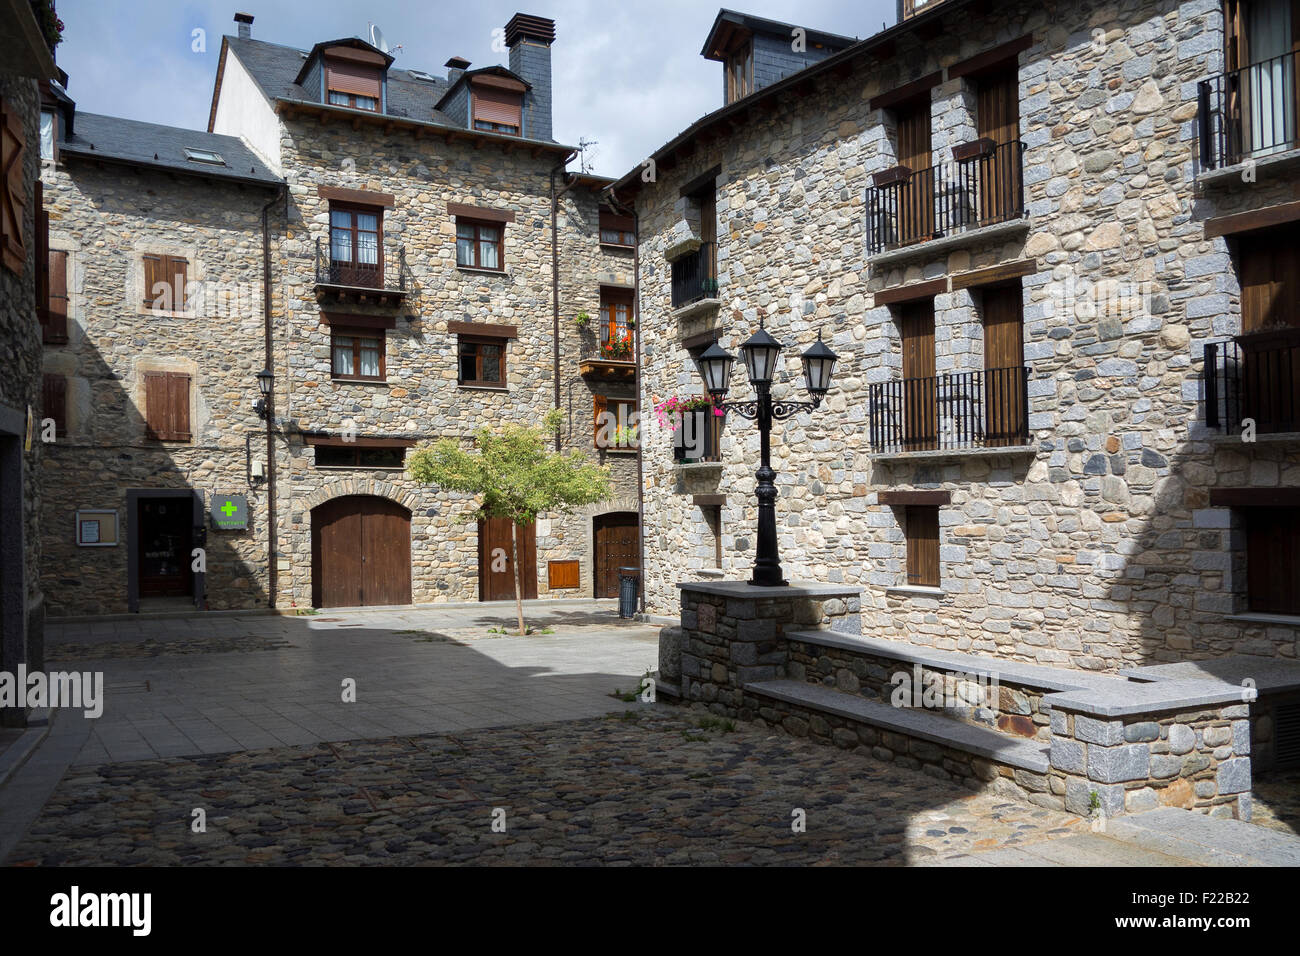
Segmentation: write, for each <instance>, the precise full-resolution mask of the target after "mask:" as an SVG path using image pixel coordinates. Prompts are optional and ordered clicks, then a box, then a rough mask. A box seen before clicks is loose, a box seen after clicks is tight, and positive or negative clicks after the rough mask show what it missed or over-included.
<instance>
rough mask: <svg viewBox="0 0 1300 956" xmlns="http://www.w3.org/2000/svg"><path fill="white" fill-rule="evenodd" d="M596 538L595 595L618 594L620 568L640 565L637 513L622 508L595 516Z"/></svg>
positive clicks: (603, 596)
mask: <svg viewBox="0 0 1300 956" xmlns="http://www.w3.org/2000/svg"><path fill="white" fill-rule="evenodd" d="M593 531H594V538H595V545H596V547H595V562H596V565H595V574H594V575H593V580H594V581H595V596H596V597H598V598H611V597H618V569H619V568H636V567H640V566H641V542H640V537H639V535H638V531H637V519H636V513H635V512H632V511H620V512H615V513H613V514H607V515H599V516H597V517H596V518H595V519H593Z"/></svg>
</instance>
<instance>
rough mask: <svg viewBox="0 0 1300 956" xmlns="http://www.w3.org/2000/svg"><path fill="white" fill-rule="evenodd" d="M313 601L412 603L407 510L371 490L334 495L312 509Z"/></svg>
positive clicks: (363, 604) (328, 604)
mask: <svg viewBox="0 0 1300 956" xmlns="http://www.w3.org/2000/svg"><path fill="white" fill-rule="evenodd" d="M311 528H312V535H311V543H312V604H313V605H314V606H316V607H374V606H377V605H390V604H410V603H411V513H410V512H409V511H407V510H406V509H405V508H403V507H402V506H401V505H399V504H397V503H396V502H393V501H389V500H388V499H386V498H378V497H373V496H370V495H350V496H347V497H343V498H334V499H333V500H331V501H327V502H325V503H324V504H323V505H320V506H319V507H317V508H315V509H313V511H312V513H311Z"/></svg>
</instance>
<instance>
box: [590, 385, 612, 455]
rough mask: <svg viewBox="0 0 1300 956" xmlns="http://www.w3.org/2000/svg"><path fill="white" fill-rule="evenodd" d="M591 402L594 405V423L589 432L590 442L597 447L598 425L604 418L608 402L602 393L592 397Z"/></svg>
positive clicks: (598, 441)
mask: <svg viewBox="0 0 1300 956" xmlns="http://www.w3.org/2000/svg"><path fill="white" fill-rule="evenodd" d="M592 404H593V405H594V406H595V411H596V415H595V420H596V424H595V428H594V430H593V431H592V434H591V443H592V444H593V445H595V446H596V447H597V448H599V447H600V426H601V423H602V421H603V420H604V417H605V411H606V410H607V408H608V407H609V402H608V401H607V400H606V399H605V396H604V395H597V396H595V397H594V398H593V399H592Z"/></svg>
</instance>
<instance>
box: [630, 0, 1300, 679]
mask: <svg viewBox="0 0 1300 956" xmlns="http://www.w3.org/2000/svg"><path fill="white" fill-rule="evenodd" d="M961 17H962V29H960V30H948V31H945V32H944V33H943V34H942V35H941V36H938V37H937V38H931V39H929V40H926V41H921V40H919V39H917V38H915V37H909V36H903V37H900V38H899V39H898V41H897V48H896V52H895V53H894V55H893V56H892V57H889V58H883V59H876V58H874V57H867V58H862V59H859V60H857V61H855V66H854V67H853V69H852V72H851V73H850V74H849V75H848V76H846V77H845V76H841V77H834V78H823V79H819V80H816V81H814V82H813V83H812V87H811V89H810V90H804V91H802V92H801V93H800V94H799V95H797V96H794V95H788V96H784V97H782V98H780V99H778V100H776V103H775V108H774V109H772V110H762V111H753V112H750V113H749V114H747V116H746V117H745V119H744V122H741V123H738V124H735V128H734V129H733V130H732V132H731V133H730V134H729V135H728V136H727V137H724V138H721V139H716V140H713V141H711V142H709V143H707V144H705V143H703V142H697V143H696V145H695V151H694V153H693V154H692V155H691V156H690V157H689V158H688V159H683V160H681V161H679V162H678V163H677V164H675V165H674V166H672V167H671V168H665V164H661V165H660V167H659V169H658V178H657V181H656V182H653V183H648V184H645V185H644V186H643V188H641V190H640V192H639V193H638V194H637V196H636V204H637V210H638V213H639V214H640V217H641V226H642V247H641V272H640V279H641V283H640V295H641V308H642V311H643V315H644V317H645V318H644V322H645V330H646V331H647V332H648V334H647V335H646V336H645V343H646V344H645V366H644V388H643V394H644V396H645V401H646V402H647V403H648V402H649V400H650V399H651V398H659V399H662V398H663V397H665V396H666V395H668V394H673V393H683V392H694V393H698V392H699V391H700V390H701V386H700V385H699V382H698V376H697V375H696V373H695V370H694V368H693V367H692V365H691V363H690V360H689V357H688V354H687V352H686V350H685V349H684V348H683V347H682V345H681V341H682V339H683V338H685V337H687V336H690V335H693V334H696V333H698V332H700V331H703V330H707V329H717V330H718V331H719V332H720V333H721V343H722V345H723V346H724V347H726V348H728V349H729V350H730V351H732V352H733V353H734V352H735V351H736V347H737V346H738V345H739V344H740V342H742V341H743V340H744V339H745V338H747V337H748V336H749V335H750V334H751V332H752V331H753V330H754V329H755V328H757V326H758V323H759V320H760V318H763V319H765V320H766V324H767V328H768V330H769V331H771V332H773V334H775V335H776V337H777V338H778V339H779V340H781V341H782V342H783V343H785V344H786V346H787V349H786V351H785V352H784V354H783V361H782V364H781V368H780V371H779V374H778V380H777V382H776V384H775V386H774V396H775V397H776V398H778V399H780V398H782V397H790V398H802V397H803V396H802V394H801V393H802V384H801V380H800V373H799V366H798V361H797V356H798V353H799V352H800V351H802V350H803V349H804V348H806V347H807V346H808V345H809V344H810V343H811V342H812V341H813V340H814V339H815V338H816V336H817V333H818V332H819V331H820V332H822V333H823V334H824V336H825V338H826V340H827V341H828V343H829V344H830V345H831V347H832V348H834V349H835V350H836V351H837V352H838V353H839V354H840V356H841V359H840V363H839V365H838V367H837V369H836V379H835V383H834V387H833V389H832V391H831V393H830V395H829V397H828V400H827V402H826V403H825V405H823V407H822V409H820V410H819V411H817V412H814V413H812V414H811V415H799V416H796V417H795V418H792V419H790V420H788V421H786V422H782V423H778V424H777V425H776V426H775V428H774V431H773V436H772V455H773V466H774V468H775V469H776V471H777V473H778V478H777V485H778V488H779V491H780V497H779V498H778V501H777V508H778V526H779V542H780V547H781V550H782V557H783V560H784V562H785V564H786V567H787V569H788V571H789V573H790V574H791V575H793V576H796V577H799V578H801V579H805V580H814V581H822V582H826V583H843V584H845V585H855V586H860V587H863V588H864V589H865V590H864V593H863V598H862V601H863V612H864V613H863V618H864V627H865V628H866V629H867V631H868V632H869V633H871V634H874V635H877V636H890V637H897V638H899V639H903V640H908V641H912V642H915V643H918V644H925V645H932V646H934V647H938V648H945V649H957V650H968V651H973V652H977V653H983V654H990V655H995V656H1002V657H1008V658H1013V659H1018V660H1024V661H1030V662H1037V663H1044V664H1055V665H1065V666H1071V667H1077V668H1085V669H1089V670H1102V671H1105V670H1117V669H1120V668H1121V667H1124V666H1130V665H1132V664H1134V663H1137V664H1142V663H1151V662H1156V661H1164V660H1175V659H1188V658H1205V657H1212V656H1221V655H1225V654H1230V653H1242V652H1246V653H1255V654H1264V655H1273V656H1280V657H1294V656H1295V655H1296V653H1297V631H1296V628H1295V626H1294V625H1293V624H1287V623H1285V622H1273V623H1268V622H1258V621H1241V620H1236V619H1234V618H1233V617H1232V615H1233V614H1234V612H1237V611H1240V610H1241V609H1242V607H1243V604H1244V598H1243V592H1244V581H1243V576H1242V575H1241V574H1240V572H1239V565H1240V560H1239V554H1240V550H1241V548H1242V547H1243V544H1242V542H1241V537H1240V535H1235V534H1234V533H1233V527H1232V517H1231V515H1230V514H1229V513H1228V512H1227V511H1226V510H1224V509H1216V508H1210V507H1209V492H1210V490H1211V489H1212V488H1213V487H1216V486H1218V487H1224V486H1231V487H1260V488H1275V487H1287V486H1293V485H1295V484H1296V483H1297V481H1300V453H1298V452H1297V451H1296V446H1295V445H1294V444H1293V443H1292V444H1288V443H1285V442H1265V441H1261V442H1257V443H1255V444H1253V445H1252V444H1245V443H1242V442H1241V441H1239V440H1235V439H1232V438H1229V439H1228V440H1222V439H1215V437H1214V436H1213V435H1212V434H1211V433H1210V432H1209V431H1208V430H1207V429H1206V428H1205V426H1204V425H1203V424H1201V422H1202V421H1203V419H1202V417H1201V416H1202V415H1203V411H1204V410H1203V407H1202V389H1203V381H1202V360H1201V353H1202V348H1203V345H1204V344H1205V343H1206V342H1208V341H1214V340H1217V339H1221V338H1223V337H1226V336H1230V335H1232V334H1233V333H1235V332H1236V331H1238V330H1239V328H1240V294H1239V287H1238V281H1237V276H1236V274H1235V272H1234V269H1233V265H1232V260H1231V258H1230V255H1229V245H1228V243H1227V241H1225V240H1224V239H1222V238H1206V237H1205V235H1204V228H1203V221H1204V220H1205V219H1206V218H1209V217H1212V216H1216V215H1222V214H1225V213H1230V212H1236V211H1240V210H1243V209H1251V208H1259V207H1262V206H1265V205H1269V204H1271V203H1276V202H1280V201H1287V200H1290V199H1292V198H1293V195H1292V193H1293V185H1292V181H1291V179H1290V177H1289V176H1287V175H1285V174H1277V173H1273V174H1271V175H1263V174H1261V175H1260V176H1259V177H1258V181H1257V182H1254V183H1249V184H1247V183H1243V182H1241V181H1240V177H1238V178H1237V180H1235V181H1232V180H1227V181H1222V180H1221V181H1216V183H1214V184H1212V185H1211V184H1207V183H1206V182H1204V181H1202V182H1199V183H1198V180H1197V176H1198V166H1197V140H1196V107H1197V104H1196V95H1197V92H1196V91H1197V82H1198V81H1199V80H1201V79H1205V78H1207V77H1210V76H1212V75H1214V74H1215V73H1216V72H1218V71H1220V70H1222V68H1223V55H1222V49H1223V35H1222V14H1221V12H1220V6H1219V4H1218V3H1217V2H1214V0H1186V2H1179V0H1158V2H1157V0H1141V2H1139V0H1129V2H1123V3H1100V2H1094V3H1087V2H1085V3H1068V4H1066V3H1048V4H1037V3H1034V4H1030V3H1018V4H1011V5H1010V6H1005V5H1004V6H1000V7H998V8H997V9H996V10H993V11H991V12H990V13H988V14H978V13H971V12H969V11H967V10H963V11H962V14H961ZM1022 34H1030V35H1031V37H1032V45H1031V46H1030V47H1029V48H1028V49H1027V50H1024V51H1023V52H1021V53H1020V54H1019V60H1018V62H1019V79H1020V116H1021V119H1020V138H1021V140H1022V141H1023V142H1024V144H1025V154H1024V164H1023V168H1024V184H1025V206H1026V208H1027V211H1028V219H1027V221H1023V222H1013V223H1011V224H1009V225H1004V226H991V227H985V228H983V229H976V230H972V231H970V232H969V233H967V234H959V235H957V236H955V237H953V236H949V237H945V238H944V239H943V240H942V241H937V242H933V243H921V244H918V245H916V246H915V247H909V248H905V249H903V250H901V251H900V252H897V253H894V252H891V253H886V254H884V255H876V256H872V255H870V254H869V249H868V246H867V235H866V223H865V218H866V208H865V203H864V196H865V194H866V191H867V189H868V187H869V186H870V185H871V182H872V180H871V176H872V174H873V173H877V172H881V171H883V170H885V169H887V168H889V167H890V166H891V165H892V164H893V163H894V161H895V160H894V151H893V147H892V145H891V139H890V137H891V135H892V133H891V127H892V118H891V114H890V113H889V111H887V110H880V109H876V110H872V109H871V108H870V100H871V98H872V97H873V96H875V95H877V94H880V93H883V92H887V91H889V90H892V89H895V88H897V87H898V86H900V85H902V84H904V83H906V82H908V81H910V80H912V79H915V78H917V77H919V76H922V75H925V74H927V73H930V72H932V71H935V70H940V69H944V68H945V67H947V66H949V65H951V64H953V63H955V62H957V61H958V60H961V59H963V58H966V57H970V56H974V55H976V54H979V53H981V52H983V51H985V50H988V49H990V48H992V47H995V46H997V45H999V44H1001V43H1005V42H1008V41H1010V40H1013V39H1015V38H1016V37H1018V36H1020V35H1022ZM973 89H974V88H973V86H972V84H971V81H970V80H969V78H958V79H945V80H944V81H943V82H942V83H940V85H938V86H937V87H935V88H934V89H933V90H932V91H931V98H932V116H933V120H932V122H933V143H934V154H933V160H934V162H936V163H943V162H948V161H950V160H951V158H952V157H951V148H952V146H954V145H957V144H958V143H960V142H962V141H963V140H964V139H966V138H967V137H969V136H971V135H972V134H973V132H974V130H975V126H974V118H973V115H972V113H971V108H972V106H973V95H972V94H973ZM714 165H720V166H721V170H722V172H721V176H720V177H719V179H718V223H717V226H718V229H717V232H718V236H719V244H718V268H719V285H720V288H721V292H720V297H721V299H722V304H721V307H720V308H716V309H713V310H708V309H704V310H700V309H694V310H691V311H690V312H689V313H687V312H686V311H685V310H683V314H681V315H676V314H674V312H673V311H672V307H671V301H670V276H671V269H670V267H669V264H668V262H667V260H666V258H665V253H666V252H667V251H668V250H670V249H671V248H673V247H675V246H676V247H680V245H681V241H682V233H683V230H685V231H686V232H690V231H691V226H690V224H689V223H687V222H684V220H683V213H682V210H681V208H680V201H679V196H678V191H679V189H680V187H681V186H682V185H683V184H684V183H685V182H688V181H689V180H691V179H692V178H694V177H696V176H698V175H699V174H700V173H702V172H703V171H704V170H707V169H709V168H710V167H712V166H714ZM1026 259H1028V260H1032V266H1031V268H1030V272H1029V274H1028V275H1025V276H1024V277H1023V278H1022V279H1021V280H1020V283H1021V292H1022V303H1023V314H1024V359H1025V364H1026V365H1027V366H1028V367H1029V369H1030V372H1029V375H1030V378H1029V409H1028V410H1029V416H1028V419H1029V427H1030V433H1031V434H1030V442H1029V446H1030V447H1028V448H1027V449H1025V450H1024V452H1023V453H1016V454H1010V453H1003V452H1001V451H998V450H996V449H995V450H991V451H987V450H979V451H977V452H973V453H960V452H957V453H951V454H948V453H945V454H938V453H935V454H932V453H914V454H911V455H901V456H900V455H893V456H885V455H881V454H878V453H876V452H875V451H874V450H873V448H872V447H871V445H870V443H869V440H868V437H869V429H868V425H869V422H870V419H871V416H872V410H871V407H870V403H869V399H868V396H869V391H870V386H871V385H872V384H874V383H880V382H887V381H894V380H896V379H898V378H899V377H901V361H902V360H901V346H900V333H899V329H898V327H897V324H896V321H895V315H894V312H893V311H891V308H890V307H889V306H888V305H882V304H879V303H878V301H877V294H878V293H879V292H881V291H883V290H885V289H892V288H897V287H899V286H901V285H905V284H908V283H913V282H919V281H928V280H934V279H942V280H947V279H948V278H949V277H951V276H955V275H959V274H960V273H964V272H968V271H971V270H976V269H981V268H985V267H990V266H995V265H999V264H1006V263H1010V262H1015V261H1020V260H1026ZM934 304H935V321H936V333H935V351H936V367H937V369H938V370H939V372H940V373H942V372H944V371H970V370H979V369H981V368H982V362H983V355H982V329H981V322H982V313H981V308H982V306H981V294H980V293H979V292H978V291H972V290H971V289H964V288H963V289H956V290H953V289H951V288H950V287H949V285H948V284H947V282H946V281H945V286H944V291H942V292H940V293H939V294H937V295H936V296H935V303H934ZM732 384H733V388H732V394H731V396H730V398H732V399H733V400H734V399H744V398H747V397H749V396H750V392H751V389H750V386H749V385H748V384H747V383H746V382H745V381H744V376H743V371H742V370H741V368H740V366H739V363H738V364H737V369H736V371H735V373H734V374H733V379H732ZM757 443H758V436H757V432H756V429H754V427H753V426H752V425H751V424H749V423H745V422H740V421H736V422H731V423H729V424H728V426H727V431H726V433H725V434H724V437H723V459H724V461H723V465H722V467H721V468H720V469H717V470H716V471H715V472H707V473H706V472H698V473H697V472H692V471H690V470H689V467H683V466H680V465H676V466H675V465H674V464H673V462H672V456H671V434H670V433H668V432H667V431H666V430H665V429H662V428H659V427H657V426H656V424H655V423H654V422H651V423H649V426H648V427H647V429H646V435H645V441H644V443H643V448H644V459H645V460H644V466H645V487H646V515H647V528H646V533H647V541H648V544H649V548H648V551H649V555H650V557H649V561H648V565H649V566H648V568H647V590H648V602H649V603H648V607H649V610H650V611H651V612H653V613H672V612H673V611H674V609H675V604H676V597H677V595H676V588H675V584H676V582H677V581H679V580H681V579H682V578H684V577H691V576H693V574H692V573H691V572H692V562H691V560H690V558H689V554H690V552H691V549H692V542H693V540H694V536H695V535H698V534H700V533H701V526H702V516H701V514H700V512H699V510H698V509H697V508H695V507H694V505H693V504H692V500H691V496H692V495H694V494H724V495H725V496H726V501H727V503H726V506H725V507H724V512H723V514H724V528H725V531H726V533H727V534H728V535H729V536H731V537H730V541H731V543H732V544H733V545H734V549H732V550H731V551H730V552H729V554H728V555H727V568H726V569H727V570H728V571H730V572H734V573H736V574H738V575H743V573H744V572H745V571H746V570H747V569H748V567H749V566H750V564H751V561H752V550H751V549H750V538H749V534H748V533H747V532H748V531H749V530H750V529H752V528H753V527H754V526H755V522H756V508H755V503H754V499H753V489H754V478H753V470H754V467H755V464H756V461H757ZM898 489H936V490H939V489H941V490H947V491H949V492H950V494H951V504H950V505H949V506H946V507H943V508H942V509H941V511H940V526H941V527H940V536H941V550H940V563H941V593H939V594H934V593H916V592H914V591H911V590H909V589H907V588H906V587H905V586H904V585H905V583H906V578H905V570H904V563H905V541H904V535H903V531H902V527H901V524H902V515H901V513H900V512H899V511H896V510H895V509H893V508H891V507H889V506H886V505H882V504H880V503H879V501H878V498H877V494H878V493H879V492H881V491H885V490H898ZM1234 562H1236V565H1237V567H1238V571H1237V573H1234V570H1233V569H1234Z"/></svg>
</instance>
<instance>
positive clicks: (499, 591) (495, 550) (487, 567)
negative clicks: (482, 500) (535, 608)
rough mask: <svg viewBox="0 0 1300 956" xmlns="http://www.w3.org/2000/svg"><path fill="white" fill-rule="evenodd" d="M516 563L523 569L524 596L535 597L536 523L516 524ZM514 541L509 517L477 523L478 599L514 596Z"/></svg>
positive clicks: (507, 599) (511, 598)
mask: <svg viewBox="0 0 1300 956" xmlns="http://www.w3.org/2000/svg"><path fill="white" fill-rule="evenodd" d="M518 549H519V566H520V567H521V568H522V569H523V575H524V582H523V595H522V597H523V599H524V600H525V601H531V600H532V599H533V598H535V597H537V525H536V524H527V525H519V539H518ZM515 580H516V578H515V543H514V541H513V540H512V534H511V523H510V519H509V518H492V519H490V520H488V521H480V522H479V523H478V581H479V600H480V601H513V600H514V599H515Z"/></svg>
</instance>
